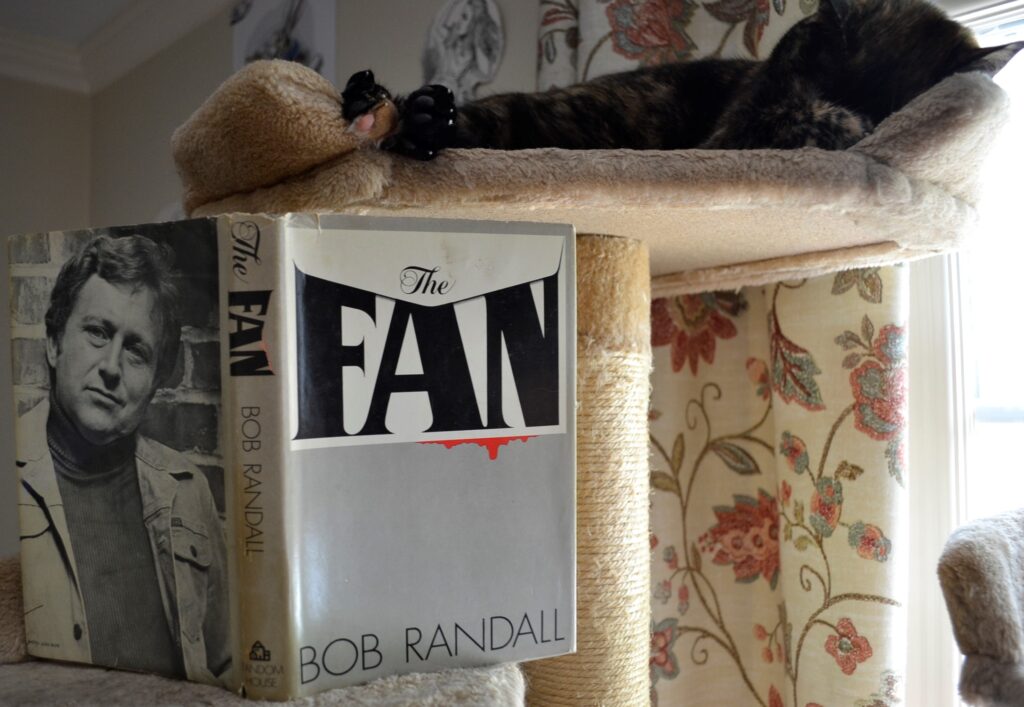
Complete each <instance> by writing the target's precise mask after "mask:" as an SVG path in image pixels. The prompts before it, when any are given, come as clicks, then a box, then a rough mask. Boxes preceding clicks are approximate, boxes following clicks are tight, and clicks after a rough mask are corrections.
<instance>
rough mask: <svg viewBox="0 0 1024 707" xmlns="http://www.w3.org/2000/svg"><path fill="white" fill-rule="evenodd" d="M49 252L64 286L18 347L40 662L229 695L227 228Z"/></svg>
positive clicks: (196, 225)
mask: <svg viewBox="0 0 1024 707" xmlns="http://www.w3.org/2000/svg"><path fill="white" fill-rule="evenodd" d="M35 237H37V238H42V239H45V242H43V241H41V242H40V244H38V245H39V248H38V251H39V252H41V253H44V254H45V255H46V256H47V257H48V260H46V261H43V262H41V263H40V264H39V265H38V266H35V267H38V272H39V273H40V275H38V276H37V277H36V282H37V283H38V282H43V283H45V284H46V286H48V287H49V286H50V283H51V282H52V287H51V288H50V290H49V294H48V300H47V301H46V304H45V308H43V307H42V306H41V305H40V307H39V309H40V311H42V310H43V309H45V313H44V314H43V316H42V321H41V322H39V323H38V324H36V325H35V328H34V329H33V328H31V327H26V331H27V332H33V331H35V332H37V334H36V336H35V338H31V337H26V338H25V339H24V341H22V342H21V344H20V345H16V346H15V359H16V360H15V363H16V365H18V366H19V367H20V368H19V370H22V371H26V372H28V373H26V374H25V380H21V381H19V383H21V385H20V386H19V388H18V391H19V397H18V403H19V412H20V413H21V414H20V417H19V419H18V421H17V437H18V445H17V446H18V458H17V466H18V472H19V480H20V488H19V493H20V496H19V514H20V522H21V558H22V571H23V581H24V596H25V620H26V631H27V638H28V642H29V648H30V650H31V651H33V652H35V653H37V654H40V655H47V657H55V658H61V659H64V660H72V661H78V662H86V663H94V664H97V665H105V666H117V667H120V668H129V669H134V670H139V671H145V672H151V673H157V674H161V675H167V676H173V677H180V678H187V679H189V680H194V681H200V682H207V683H217V682H218V681H219V680H218V678H219V677H222V676H223V675H224V674H225V672H226V671H227V670H228V668H229V667H230V662H231V646H230V625H229V624H230V617H229V613H230V612H229V608H228V586H227V577H228V567H227V556H226V547H225V535H224V523H223V514H224V488H223V463H222V461H221V456H220V454H221V451H220V450H219V448H218V434H217V424H218V422H217V418H218V402H219V388H220V380H219V376H220V374H219V349H218V344H217V321H218V320H217V317H218V314H217V311H218V306H217V303H218V299H217V251H216V236H215V231H214V226H213V225H212V223H210V222H207V221H185V222H181V223H177V224H165V225H158V226H143V227H136V228H128V229H105V230H102V231H78V232H65V233H50V234H35ZM43 246H45V248H43ZM62 259H63V262H60V261H61V260H62ZM26 279H27V278H26ZM28 284H30V283H26V285H25V286H28ZM22 301H23V300H21V299H18V298H15V300H14V304H15V305H17V304H18V303H19V302H22ZM24 301H25V302H28V300H27V299H25V300H24ZM32 316H33V315H32V313H31V312H29V311H26V312H21V313H19V312H14V318H15V319H16V320H18V321H31V318H32ZM32 356H34V357H35V360H29V357H32ZM40 357H41V358H42V359H43V360H41V361H40V360H38V359H39V358H40ZM19 359H24V360H19ZM33 370H38V371H39V373H38V375H37V376H36V377H35V378H34V379H33V378H32V375H31V371H33Z"/></svg>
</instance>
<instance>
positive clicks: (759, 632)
mask: <svg viewBox="0 0 1024 707" xmlns="http://www.w3.org/2000/svg"><path fill="white" fill-rule="evenodd" d="M754 638H756V639H757V640H759V641H763V640H764V639H766V638H768V629H766V628H765V627H764V626H762V625H761V624H754Z"/></svg>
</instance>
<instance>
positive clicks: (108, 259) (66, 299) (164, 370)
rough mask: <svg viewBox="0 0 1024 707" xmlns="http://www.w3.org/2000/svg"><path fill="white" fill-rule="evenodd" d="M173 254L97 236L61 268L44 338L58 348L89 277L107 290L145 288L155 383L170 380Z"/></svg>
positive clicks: (174, 338)
mask: <svg viewBox="0 0 1024 707" xmlns="http://www.w3.org/2000/svg"><path fill="white" fill-rule="evenodd" d="M173 264H174V253H173V252H172V251H171V249H170V248H168V247H167V246H164V245H162V244H158V243H156V242H155V241H152V240H150V239H149V238H145V237H143V236H137V235H133V236H125V237H123V238H111V237H110V236H96V237H95V238H93V239H92V240H91V241H89V242H88V243H86V244H85V246H84V247H83V248H82V249H81V250H80V251H78V253H76V254H75V255H74V256H73V257H72V258H71V259H70V260H68V261H67V262H66V263H64V266H63V267H62V268H61V269H60V274H59V275H57V283H56V284H55V285H54V286H53V291H52V292H51V293H50V307H49V309H47V310H46V336H47V338H49V339H52V340H53V341H55V342H57V343H59V342H60V339H61V337H62V336H63V334H64V327H65V325H66V324H67V322H68V317H69V316H71V310H72V309H73V308H74V306H75V301H76V300H77V299H78V293H79V292H81V290H82V287H83V286H85V283H86V282H87V281H88V280H89V278H90V277H92V276H93V275H97V276H99V277H100V278H102V279H104V280H106V281H107V282H109V283H110V284H112V285H126V286H128V287H131V288H132V289H139V288H141V287H147V288H149V289H150V290H151V291H152V292H153V295H154V297H155V298H156V302H155V305H154V310H155V312H154V313H155V316H156V318H157V320H158V324H159V327H160V341H159V343H158V344H157V369H156V379H155V383H156V384H157V385H160V384H162V383H163V382H164V381H165V380H167V378H169V377H170V375H171V372H172V371H173V370H174V364H175V362H176V361H177V358H178V346H179V344H180V340H181V320H180V317H179V311H178V310H179V306H180V305H179V294H178V288H177V287H176V286H175V284H174V282H173V277H174V274H175V273H174V270H173ZM51 375H52V371H51Z"/></svg>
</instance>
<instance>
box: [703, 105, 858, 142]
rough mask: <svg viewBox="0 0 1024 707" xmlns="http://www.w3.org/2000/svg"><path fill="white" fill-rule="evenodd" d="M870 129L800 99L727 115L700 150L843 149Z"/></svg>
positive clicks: (840, 110)
mask: <svg viewBox="0 0 1024 707" xmlns="http://www.w3.org/2000/svg"><path fill="white" fill-rule="evenodd" d="M873 129H874V125H873V124H872V123H871V120H870V119H869V118H868V117H867V116H864V115H861V114H859V113H856V112H854V111H852V110H849V109H848V108H844V107H842V106H838V105H836V104H834V103H830V102H828V101H826V100H824V99H822V98H818V97H810V96H801V97H799V98H797V97H793V96H790V97H787V99H785V100H780V101H778V102H774V103H769V104H767V105H764V104H762V105H757V103H756V102H753V101H752V102H750V103H748V104H746V105H743V106H741V107H738V108H735V109H733V110H731V111H729V112H727V113H726V114H725V115H724V116H723V117H722V120H721V123H720V125H719V126H718V128H716V130H715V131H714V132H713V133H712V135H711V137H709V138H708V139H707V140H705V141H704V142H703V143H702V144H701V145H700V147H702V148H705V149H712V150H716V149H718V150H723V149H724V150H752V149H759V148H772V149H784V150H792V149H796V148H799V147H818V148H821V149H823V150H845V149H846V148H848V147H850V146H851V145H854V144H855V143H857V142H859V141H860V140H861V138H863V137H864V136H865V135H867V134H868V133H869V132H871V131H872V130H873Z"/></svg>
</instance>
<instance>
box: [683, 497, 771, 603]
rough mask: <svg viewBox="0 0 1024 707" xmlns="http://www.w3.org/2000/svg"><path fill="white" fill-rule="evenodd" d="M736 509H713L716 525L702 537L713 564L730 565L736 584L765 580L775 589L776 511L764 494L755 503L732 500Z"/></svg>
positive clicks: (745, 498) (746, 500)
mask: <svg viewBox="0 0 1024 707" xmlns="http://www.w3.org/2000/svg"><path fill="white" fill-rule="evenodd" d="M733 499H734V500H735V502H736V505H735V506H717V507H716V508H715V509H714V512H715V518H717V519H718V523H717V524H716V525H714V526H713V527H712V528H711V529H709V530H708V532H707V533H705V534H704V535H703V536H702V538H701V539H702V540H703V541H704V542H705V549H706V550H708V551H714V552H715V555H714V557H713V558H712V562H714V563H715V564H716V565H732V570H733V573H734V574H735V575H736V581H737V582H753V581H754V580H756V579H757V578H758V577H764V579H765V581H766V582H768V583H769V584H770V585H771V587H772V588H773V589H774V588H775V585H776V584H777V583H778V580H779V507H778V503H777V502H776V500H775V499H774V498H773V497H772V496H770V495H769V494H768V493H766V492H765V491H763V490H758V497H757V498H756V499H754V498H750V497H749V496H733Z"/></svg>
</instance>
